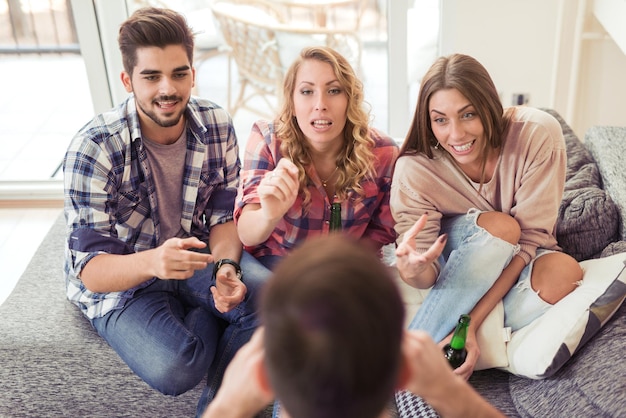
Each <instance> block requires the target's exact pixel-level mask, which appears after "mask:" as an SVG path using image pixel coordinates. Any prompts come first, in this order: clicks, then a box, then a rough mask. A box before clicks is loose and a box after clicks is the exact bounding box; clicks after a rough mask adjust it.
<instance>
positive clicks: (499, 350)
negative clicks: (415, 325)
mask: <svg viewBox="0 0 626 418" xmlns="http://www.w3.org/2000/svg"><path fill="white" fill-rule="evenodd" d="M394 270H395V271H396V272H395V277H396V281H397V283H398V287H399V288H400V293H401V294H402V298H403V299H404V304H405V305H404V306H405V312H406V317H405V323H404V325H405V328H408V326H409V324H410V323H411V321H412V320H413V317H414V316H415V313H416V312H417V309H418V308H419V307H420V305H421V304H422V302H423V301H424V298H425V297H426V295H427V294H428V292H429V291H430V289H416V288H414V287H411V286H409V285H408V284H406V283H405V282H404V281H403V280H402V279H401V278H400V275H399V274H398V273H397V269H395V268H394ZM509 338H510V333H509V332H508V330H507V329H505V328H504V305H503V304H502V301H500V302H499V303H498V304H497V305H496V307H495V308H494V309H493V310H492V311H491V312H490V313H489V315H487V317H486V318H485V320H484V321H483V323H482V324H480V327H479V328H478V329H477V330H476V341H477V343H478V346H479V347H480V356H479V357H478V361H477V362H476V366H475V367H474V370H484V369H492V368H495V367H506V366H508V364H509V359H508V357H507V353H506V342H507V341H509Z"/></svg>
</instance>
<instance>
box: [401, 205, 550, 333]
mask: <svg viewBox="0 0 626 418" xmlns="http://www.w3.org/2000/svg"><path fill="white" fill-rule="evenodd" d="M479 215H480V212H479V211H478V210H476V209H470V210H469V211H468V213H467V214H465V215H460V216H455V217H451V218H444V219H442V221H441V232H442V233H447V234H448V240H447V242H446V246H445V248H444V251H443V253H442V254H441V256H440V258H439V261H440V262H441V272H440V274H439V277H438V278H437V281H436V282H435V284H434V286H433V287H432V289H431V290H430V292H429V293H428V295H427V296H426V298H425V299H424V302H423V303H422V305H421V306H420V308H419V309H418V310H417V313H416V314H415V317H414V318H413V320H412V321H411V324H410V325H409V329H421V330H424V331H426V332H428V333H429V334H430V336H431V337H432V338H433V339H434V340H435V341H437V342H438V341H441V340H442V339H444V338H445V337H446V336H447V335H448V334H450V332H452V330H453V329H454V328H455V326H456V324H457V322H458V319H459V316H460V315H461V314H467V313H470V312H471V310H472V309H473V308H474V306H476V304H477V303H478V301H479V300H480V299H481V298H482V297H483V295H485V293H487V291H488V290H489V289H490V288H491V286H493V284H494V283H495V281H496V280H497V279H498V277H500V274H501V273H502V270H504V268H505V267H506V266H507V265H508V264H509V263H510V262H511V259H512V258H513V256H514V255H515V254H517V252H518V251H519V246H518V245H512V244H510V243H508V242H506V241H504V240H502V239H500V238H496V237H494V236H493V235H491V234H490V233H489V232H487V231H486V230H485V229H484V228H482V227H480V226H478V225H477V224H476V220H477V219H478V216H479ZM544 253H545V251H542V250H539V251H538V255H537V256H538V257H539V256H541V255H543V254H544ZM535 259H536V258H535ZM532 265H533V263H532V262H531V263H529V264H528V265H527V266H526V267H525V268H524V270H523V271H522V273H521V274H520V277H519V279H518V282H517V284H516V285H515V286H513V288H512V289H511V290H510V291H509V292H508V293H507V295H505V298H504V311H505V326H510V327H511V328H512V330H513V331H515V330H517V329H519V328H521V327H523V326H524V325H526V324H528V323H530V322H531V321H532V320H533V319H535V318H537V317H538V316H540V315H541V314H543V313H544V312H545V311H546V310H547V309H548V308H549V307H550V306H551V305H550V304H548V303H546V302H545V301H543V300H542V299H541V298H539V296H538V295H537V294H536V293H535V292H533V291H532V289H531V287H530V275H531V272H532Z"/></svg>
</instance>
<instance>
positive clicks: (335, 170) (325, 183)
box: [320, 166, 339, 188]
mask: <svg viewBox="0 0 626 418" xmlns="http://www.w3.org/2000/svg"><path fill="white" fill-rule="evenodd" d="M338 169H339V166H335V169H334V170H333V172H332V173H330V176H328V178H327V179H326V180H322V179H321V178H320V180H322V186H324V188H326V187H328V181H329V180H330V179H331V178H333V176H334V175H335V173H336V172H337V170H338Z"/></svg>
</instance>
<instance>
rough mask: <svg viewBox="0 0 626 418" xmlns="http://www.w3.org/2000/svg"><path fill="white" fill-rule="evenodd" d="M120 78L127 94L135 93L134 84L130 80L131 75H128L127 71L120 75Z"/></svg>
mask: <svg viewBox="0 0 626 418" xmlns="http://www.w3.org/2000/svg"><path fill="white" fill-rule="evenodd" d="M120 78H121V79H122V84H123V85H124V88H125V89H126V92H127V93H132V92H133V82H132V80H131V78H130V74H128V73H127V72H126V71H122V73H121V74H120Z"/></svg>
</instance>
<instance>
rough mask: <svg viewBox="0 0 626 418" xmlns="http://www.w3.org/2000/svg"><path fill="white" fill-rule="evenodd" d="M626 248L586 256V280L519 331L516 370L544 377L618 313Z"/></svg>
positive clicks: (512, 360) (512, 364)
mask: <svg viewBox="0 0 626 418" xmlns="http://www.w3.org/2000/svg"><path fill="white" fill-rule="evenodd" d="M625 264H626V253H621V254H615V255H613V256H610V257H605V258H599V259H593V260H586V261H582V262H580V266H581V267H582V268H583V271H584V276H583V281H582V284H581V285H580V286H578V287H577V288H576V289H575V290H574V291H573V292H572V293H570V294H569V295H567V296H566V297H564V298H563V299H561V300H560V301H559V302H557V303H556V304H555V305H554V306H553V307H552V308H550V309H549V310H548V311H547V312H546V313H545V314H543V315H542V316H541V317H539V318H537V319H535V320H534V321H533V322H531V323H530V324H528V325H527V326H525V327H523V328H521V329H519V330H517V331H516V332H514V333H513V335H512V337H511V341H510V342H509V343H508V347H507V352H508V359H509V365H508V367H505V368H504V370H507V371H509V372H511V373H514V374H516V375H519V376H525V377H529V378H532V379H544V378H546V377H549V376H552V375H553V374H554V373H556V371H558V370H559V369H560V368H561V366H563V364H565V362H566V361H567V360H569V359H570V358H571V357H572V355H573V354H574V353H575V352H576V351H577V350H578V348H580V347H581V346H582V345H584V344H585V343H586V342H587V341H589V339H591V337H593V336H594V335H595V334H596V333H597V332H598V331H599V330H600V328H602V326H604V324H606V322H607V321H608V320H609V319H610V318H611V317H612V316H613V314H614V313H615V312H616V311H617V309H618V308H619V307H620V305H621V304H622V302H623V301H624V299H625V298H626V270H625V269H624V266H625Z"/></svg>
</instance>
